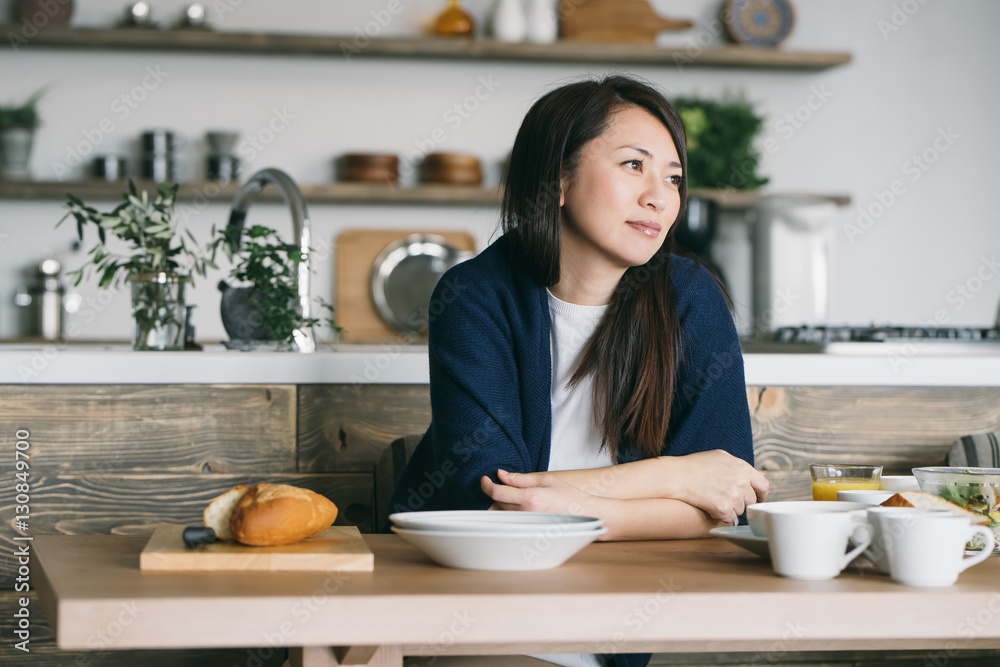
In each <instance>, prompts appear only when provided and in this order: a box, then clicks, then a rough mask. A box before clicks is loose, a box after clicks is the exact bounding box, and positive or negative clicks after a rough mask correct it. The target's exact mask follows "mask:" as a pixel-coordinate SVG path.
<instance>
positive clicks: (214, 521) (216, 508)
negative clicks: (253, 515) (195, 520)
mask: <svg viewBox="0 0 1000 667" xmlns="http://www.w3.org/2000/svg"><path fill="white" fill-rule="evenodd" d="M252 488H253V487H252V486H250V485H249V484H240V485H239V486H234V487H233V488H231V489H229V490H228V491H226V492H225V493H223V494H222V495H221V496H219V497H218V498H216V499H215V500H213V501H212V502H211V503H209V505H208V507H206V508H205V512H204V513H203V514H202V517H203V518H204V519H205V525H206V526H208V527H209V528H211V529H212V530H214V531H215V536H216V537H217V538H219V539H220V540H233V539H235V538H234V537H233V531H232V530H231V529H230V528H229V521H230V520H231V519H232V516H233V510H235V509H236V503H238V502H239V501H240V498H242V497H243V496H244V495H245V494H246V492H247V491H249V490H250V489H252Z"/></svg>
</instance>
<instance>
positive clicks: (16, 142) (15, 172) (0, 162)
mask: <svg viewBox="0 0 1000 667" xmlns="http://www.w3.org/2000/svg"><path fill="white" fill-rule="evenodd" d="M34 138H35V131H34V130H29V129H26V128H23V127H11V128H7V129H6V130H2V131H0V178H11V179H28V178H31V170H30V169H29V168H28V163H29V162H30V160H31V145H32V143H33V141H34Z"/></svg>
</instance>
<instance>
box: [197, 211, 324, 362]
mask: <svg viewBox="0 0 1000 667" xmlns="http://www.w3.org/2000/svg"><path fill="white" fill-rule="evenodd" d="M213 231H214V234H215V238H214V240H213V242H212V245H211V254H212V256H213V257H214V255H215V252H216V249H217V248H218V247H219V246H222V248H223V250H224V252H225V254H226V256H227V257H228V259H229V260H230V261H231V262H232V263H233V268H232V271H231V272H230V274H229V275H230V278H232V279H233V280H235V281H237V282H238V283H240V284H241V286H239V287H233V286H230V285H229V284H228V283H227V282H226V281H225V280H221V281H219V290H220V291H221V292H222V304H221V311H222V324H223V326H224V327H225V329H226V333H227V334H229V337H230V338H231V341H230V343H229V346H230V347H233V348H237V349H259V348H265V349H278V350H292V349H295V346H296V335H297V334H296V332H299V331H302V330H305V329H308V328H311V327H314V326H317V325H318V324H320V322H321V320H320V319H319V318H316V317H307V316H304V315H303V314H302V311H301V308H300V307H299V304H298V300H299V295H298V287H297V283H296V276H297V274H298V271H299V266H300V265H301V264H302V263H303V262H305V261H306V257H305V255H304V254H303V252H302V249H301V248H300V247H299V246H297V245H295V244H294V243H285V242H284V241H283V240H282V239H281V236H280V235H279V234H278V232H276V231H275V230H273V229H271V228H270V227H266V226H264V225H253V226H251V227H249V228H247V229H244V228H243V227H242V226H240V225H228V226H227V227H225V228H223V229H221V230H213ZM317 301H318V303H319V304H320V306H321V307H322V308H325V309H326V310H328V311H329V314H330V316H329V317H327V318H325V319H324V320H323V321H324V322H325V323H326V324H327V325H328V326H329V327H330V330H331V332H332V335H333V336H334V339H335V338H336V336H337V334H339V333H340V331H341V328H340V327H339V326H337V323H336V321H335V320H334V319H333V306H332V305H330V304H328V303H326V302H324V301H323V300H322V299H317Z"/></svg>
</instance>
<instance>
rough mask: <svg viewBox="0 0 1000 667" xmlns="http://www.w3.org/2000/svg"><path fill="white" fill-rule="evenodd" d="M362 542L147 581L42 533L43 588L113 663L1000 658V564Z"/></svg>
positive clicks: (118, 561) (695, 549)
mask: <svg viewBox="0 0 1000 667" xmlns="http://www.w3.org/2000/svg"><path fill="white" fill-rule="evenodd" d="M365 539H366V541H367V542H368V544H369V546H370V547H371V549H372V551H373V552H374V553H375V571H374V572H347V573H322V572H319V573H317V572H301V573H296V572H275V573H238V572H233V573H227V572H207V573H190V572H178V573H160V572H140V571H139V552H140V551H141V549H142V547H143V546H144V545H145V543H146V540H147V538H146V537H138V536H104V535H93V536H91V535H88V536H67V535H48V536H36V538H35V541H34V556H33V557H34V563H33V569H32V580H33V583H34V584H35V586H36V588H37V590H38V593H39V595H40V597H41V599H42V602H43V605H44V607H45V611H46V614H47V615H48V617H49V619H50V620H51V621H52V623H53V626H54V627H55V631H56V639H57V642H58V645H59V647H60V648H63V649H83V650H86V649H88V648H90V647H92V646H94V642H95V638H98V637H102V636H103V637H104V639H105V640H107V642H108V644H109V648H112V649H127V648H161V649H165V648H178V647H187V648H199V647H250V646H268V645H270V646H292V647H323V648H322V649H305V653H303V650H301V649H300V650H299V651H298V652H297V653H293V657H294V656H296V655H297V656H298V663H297V664H327V665H334V664H380V665H382V664H384V665H389V664H394V665H399V664H402V660H401V658H400V657H399V656H401V655H462V654H510V653H539V652H547V653H552V652H602V653H608V652H670V651H712V652H719V651H721V652H725V651H757V650H775V646H776V645H779V646H780V648H782V650H785V651H802V650H814V649H829V650H836V649H848V648H850V649H902V648H906V649H921V648H928V649H931V648H944V647H946V646H947V647H957V649H976V648H995V647H998V646H1000V558H990V559H988V560H987V561H986V562H985V563H982V564H980V565H977V566H975V567H973V568H971V569H970V570H968V571H966V572H965V573H963V574H962V575H960V577H959V580H958V583H957V584H955V585H954V586H951V587H948V588H944V589H919V588H909V587H905V586H902V585H899V584H896V583H893V582H892V581H891V580H890V579H889V578H888V577H886V576H883V575H879V574H877V573H875V572H874V570H861V569H858V568H853V569H848V570H846V571H845V572H844V573H843V574H841V575H840V576H839V577H837V578H836V579H833V580H830V581H823V582H805V581H795V580H791V579H784V578H780V577H778V576H776V575H774V574H773V572H772V570H771V568H770V565H769V563H768V562H767V561H765V560H762V559H761V558H758V557H757V556H754V555H752V554H750V553H748V552H745V551H743V550H741V549H739V548H738V547H735V546H733V545H730V544H728V543H726V542H723V541H721V540H715V539H709V540H688V541H675V542H624V543H595V544H592V545H590V546H588V547H587V548H585V549H584V550H583V551H582V552H580V553H579V554H577V555H576V556H575V557H573V558H572V559H570V560H569V561H568V562H567V563H565V564H564V565H562V566H561V567H559V568H556V569H554V570H547V571H538V572H478V571H465V570H454V569H447V568H443V567H439V566H437V565H435V564H433V563H432V562H431V561H430V560H429V559H428V558H426V557H425V556H424V555H423V554H422V553H421V552H419V551H417V550H416V549H415V548H413V547H411V546H410V545H408V544H406V543H404V542H403V541H402V540H400V539H399V538H398V537H396V536H394V535H366V536H365ZM334 646H336V647H369V648H368V649H367V650H365V649H364V648H357V650H356V651H355V652H354V653H353V655H354V657H355V662H351V661H350V659H348V658H344V657H343V656H344V655H345V652H344V651H343V650H341V651H340V653H339V655H340V656H341V658H342V659H347V660H348V661H347V662H338V661H337V660H336V659H333V658H329V656H326V654H325V653H324V654H323V655H324V656H326V657H325V658H324V660H325V662H324V661H321V660H318V659H315V658H316V656H317V655H319V654H317V653H315V651H317V650H323V651H327V652H329V651H330V649H327V648H325V647H334ZM375 647H383V648H380V649H378V651H376V649H375ZM310 651H312V652H313V653H312V654H310ZM303 655H305V658H303ZM310 655H312V656H313V658H309V656H310ZM348 655H349V656H350V654H348ZM372 655H375V656H376V657H378V656H385V655H388V656H389V658H388V659H385V660H376V659H374V658H373V659H372V661H371V662H370V663H369V662H368V658H367V657H365V656H372ZM358 656H361V657H360V658H358ZM327 658H329V659H327Z"/></svg>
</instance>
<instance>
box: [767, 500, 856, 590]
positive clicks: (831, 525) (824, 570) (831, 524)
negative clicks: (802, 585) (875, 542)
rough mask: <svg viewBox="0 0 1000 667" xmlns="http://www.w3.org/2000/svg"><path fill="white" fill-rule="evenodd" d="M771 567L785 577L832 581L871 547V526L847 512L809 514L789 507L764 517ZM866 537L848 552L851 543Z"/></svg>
mask: <svg viewBox="0 0 1000 667" xmlns="http://www.w3.org/2000/svg"><path fill="white" fill-rule="evenodd" d="M764 521H765V523H766V525H767V542H768V546H769V548H770V550H771V565H772V566H773V567H774V571H775V572H777V573H778V574H780V575H781V576H783V577H791V578H793V579H810V580H820V579H833V578H834V577H836V576H837V575H838V574H840V573H841V571H842V570H843V569H844V568H845V567H847V566H848V565H849V564H850V562H851V561H852V560H854V559H855V558H856V557H857V556H858V555H860V554H861V552H862V551H864V550H865V549H866V548H867V547H868V545H869V544H871V527H870V526H869V525H868V523H867V522H865V521H863V520H860V519H859V518H858V517H856V516H852V514H850V513H848V512H819V513H817V512H807V511H801V510H798V511H797V510H796V509H794V508H789V509H787V510H785V511H781V510H771V511H769V512H767V513H766V514H765V515H764ZM858 533H860V534H862V535H863V538H862V539H861V540H860V541H858V542H857V546H856V547H855V548H854V549H852V550H851V551H850V552H849V553H847V554H845V553H844V552H845V551H846V550H847V543H848V540H849V539H850V538H851V537H852V534H853V535H854V536H855V537H857V535H858Z"/></svg>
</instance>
